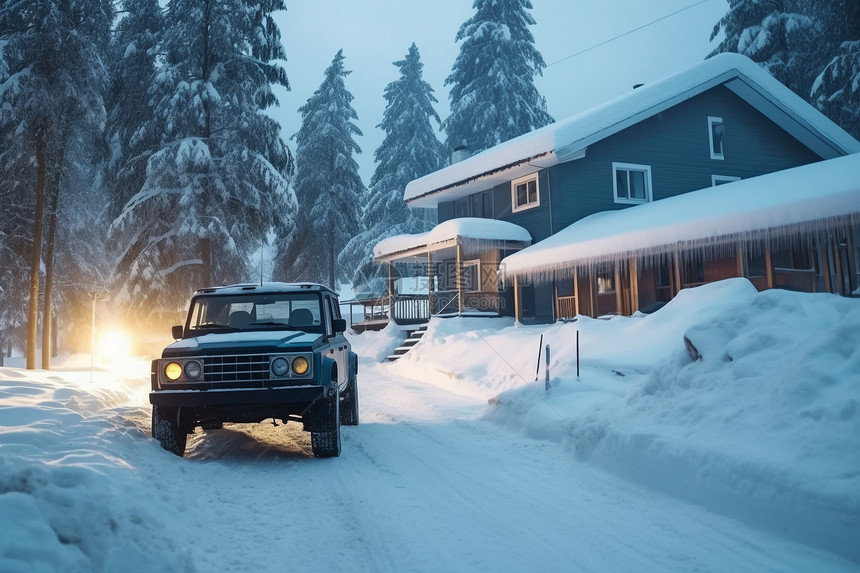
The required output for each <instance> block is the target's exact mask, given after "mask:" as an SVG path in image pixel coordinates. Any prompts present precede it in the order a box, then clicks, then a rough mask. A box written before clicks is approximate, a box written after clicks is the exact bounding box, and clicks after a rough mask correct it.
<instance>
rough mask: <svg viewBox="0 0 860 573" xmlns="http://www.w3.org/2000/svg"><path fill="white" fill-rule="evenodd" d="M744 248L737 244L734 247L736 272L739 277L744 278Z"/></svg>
mask: <svg viewBox="0 0 860 573" xmlns="http://www.w3.org/2000/svg"><path fill="white" fill-rule="evenodd" d="M744 258H745V257H744V248H743V245H742V244H741V243H738V244H737V247H735V263H736V264H737V272H738V276H739V277H745V276H746V272H744Z"/></svg>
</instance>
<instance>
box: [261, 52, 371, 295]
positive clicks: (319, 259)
mask: <svg viewBox="0 0 860 573" xmlns="http://www.w3.org/2000/svg"><path fill="white" fill-rule="evenodd" d="M350 73H351V72H350V71H348V70H346V69H345V68H344V56H343V50H339V51H338V52H337V54H336V55H335V57H334V60H332V63H331V65H330V66H329V67H328V68H327V69H326V70H325V74H324V79H323V82H322V84H320V87H319V88H318V89H317V90H316V91H315V92H314V93H313V95H312V96H311V97H310V98H308V101H307V102H306V103H305V105H303V106H302V107H300V108H299V112H300V113H301V114H302V125H301V128H300V129H299V131H298V132H297V133H296V134H295V135H294V138H295V140H296V176H295V180H294V185H295V191H296V198H297V200H298V202H299V217H298V221H299V224H298V227H297V230H296V232H295V233H292V234H289V235H284V234H282V235H281V236H280V237H279V240H278V252H279V255H278V261H277V263H276V266H275V273H276V275H278V276H279V277H281V278H283V279H286V280H290V281H299V280H301V281H315V282H319V283H323V284H327V285H329V286H331V287H332V288H334V287H336V286H337V284H338V282H339V281H343V280H348V279H349V278H351V272H352V269H346V268H344V267H339V266H337V265H336V262H337V258H338V255H339V254H340V252H341V250H342V249H343V247H344V246H345V245H346V244H347V242H348V241H349V240H350V239H351V238H352V237H353V236H354V235H355V234H356V233H357V232H359V231H360V224H361V221H360V219H359V215H358V211H359V209H360V208H361V205H362V203H363V198H364V195H365V188H364V184H363V183H362V182H361V177H360V176H359V174H358V164H357V163H356V161H355V159H353V154H355V153H361V149H360V148H359V146H358V144H357V143H356V142H355V140H354V139H353V137H354V136H360V135H361V131H360V130H359V129H358V127H357V126H356V125H355V124H354V123H352V120H357V119H358V115H357V114H356V112H355V110H354V109H353V108H352V105H351V102H352V99H353V97H352V94H351V93H349V91H348V90H347V89H346V83H345V81H344V79H345V78H346V76H348V75H349V74H350Z"/></svg>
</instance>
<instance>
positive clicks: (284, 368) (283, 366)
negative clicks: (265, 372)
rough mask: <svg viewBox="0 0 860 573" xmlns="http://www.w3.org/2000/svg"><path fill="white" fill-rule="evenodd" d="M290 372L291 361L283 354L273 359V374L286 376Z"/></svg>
mask: <svg viewBox="0 0 860 573" xmlns="http://www.w3.org/2000/svg"><path fill="white" fill-rule="evenodd" d="M289 373H290V363H289V362H288V361H287V359H286V358H284V357H283V356H278V357H277V358H275V359H274V360H272V374H274V375H275V376H278V377H282V376H286V375H287V374H289Z"/></svg>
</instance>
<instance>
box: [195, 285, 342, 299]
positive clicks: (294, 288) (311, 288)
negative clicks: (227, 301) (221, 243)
mask: <svg viewBox="0 0 860 573" xmlns="http://www.w3.org/2000/svg"><path fill="white" fill-rule="evenodd" d="M251 292H254V293H262V294H271V293H282V292H328V293H330V294H333V295H334V296H337V293H336V292H334V291H333V290H332V289H330V288H329V287H327V286H325V285H321V284H317V283H278V282H269V283H257V284H250V283H249V284H237V285H229V286H218V287H207V288H201V289H197V290H196V291H194V295H195V296H196V295H200V294H224V295H236V294H247V293H251Z"/></svg>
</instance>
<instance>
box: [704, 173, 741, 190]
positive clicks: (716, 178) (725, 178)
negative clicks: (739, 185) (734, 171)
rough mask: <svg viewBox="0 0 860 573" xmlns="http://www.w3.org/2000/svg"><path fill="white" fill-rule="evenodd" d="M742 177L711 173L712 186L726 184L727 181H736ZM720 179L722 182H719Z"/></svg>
mask: <svg viewBox="0 0 860 573" xmlns="http://www.w3.org/2000/svg"><path fill="white" fill-rule="evenodd" d="M740 180H741V178H740V177H735V176H734V175H713V174H712V175H711V187H718V186H719V185H725V184H726V183H734V182H735V181H740ZM717 181H720V183H717Z"/></svg>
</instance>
